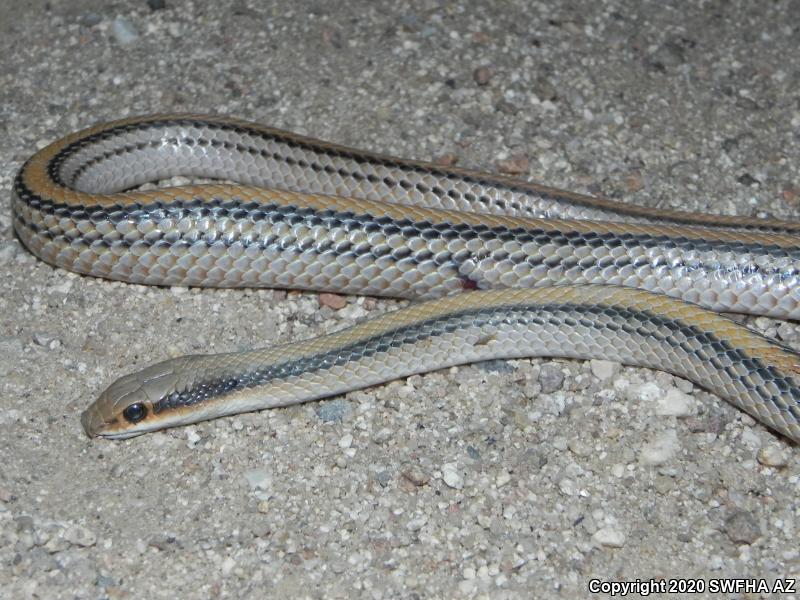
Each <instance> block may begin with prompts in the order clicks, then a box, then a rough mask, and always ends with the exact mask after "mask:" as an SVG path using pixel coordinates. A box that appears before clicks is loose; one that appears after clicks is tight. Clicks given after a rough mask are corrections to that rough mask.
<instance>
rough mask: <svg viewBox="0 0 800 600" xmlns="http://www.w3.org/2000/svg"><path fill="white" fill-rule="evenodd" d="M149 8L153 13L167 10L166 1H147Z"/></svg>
mask: <svg viewBox="0 0 800 600" xmlns="http://www.w3.org/2000/svg"><path fill="white" fill-rule="evenodd" d="M147 7H148V8H149V9H150V10H152V11H153V12H155V11H157V10H164V9H165V8H167V3H166V1H165V0H147Z"/></svg>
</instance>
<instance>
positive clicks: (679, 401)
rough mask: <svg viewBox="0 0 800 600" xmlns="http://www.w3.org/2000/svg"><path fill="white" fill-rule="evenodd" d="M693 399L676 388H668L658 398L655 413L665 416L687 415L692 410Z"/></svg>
mask: <svg viewBox="0 0 800 600" xmlns="http://www.w3.org/2000/svg"><path fill="white" fill-rule="evenodd" d="M693 406H694V399H693V398H692V397H691V396H689V395H688V394H684V393H683V392H682V391H680V390H679V389H678V388H674V387H673V388H670V389H669V390H668V391H667V393H666V394H664V396H662V397H661V398H659V399H658V401H657V404H656V414H657V415H662V416H665V417H688V416H690V415H691V414H692V412H693Z"/></svg>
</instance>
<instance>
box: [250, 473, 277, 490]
mask: <svg viewBox="0 0 800 600" xmlns="http://www.w3.org/2000/svg"><path fill="white" fill-rule="evenodd" d="M244 478H245V480H246V481H247V483H248V485H249V486H250V488H251V489H254V490H262V491H263V490H266V489H269V488H270V486H272V474H271V473H270V472H269V471H267V470H265V469H253V470H252V471H247V472H246V473H245V474H244Z"/></svg>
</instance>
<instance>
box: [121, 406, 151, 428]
mask: <svg viewBox="0 0 800 600" xmlns="http://www.w3.org/2000/svg"><path fill="white" fill-rule="evenodd" d="M122 416H123V417H125V420H126V421H128V423H138V422H139V421H141V420H142V419H144V418H145V417H146V416H147V407H146V406H145V405H144V404H141V403H140V402H135V403H134V404H131V405H130V406H128V407H126V408H125V410H123V411H122Z"/></svg>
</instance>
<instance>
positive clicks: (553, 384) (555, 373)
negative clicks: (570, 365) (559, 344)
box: [539, 363, 564, 394]
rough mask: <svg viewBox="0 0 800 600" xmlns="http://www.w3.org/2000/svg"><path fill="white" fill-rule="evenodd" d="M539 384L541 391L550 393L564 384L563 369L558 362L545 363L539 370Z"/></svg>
mask: <svg viewBox="0 0 800 600" xmlns="http://www.w3.org/2000/svg"><path fill="white" fill-rule="evenodd" d="M539 385H540V386H542V392H544V393H545V394H551V393H553V392H555V391H557V390H560V389H561V387H562V386H563V385H564V370H563V369H562V368H561V365H560V364H558V363H545V364H543V365H542V369H541V371H539Z"/></svg>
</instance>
